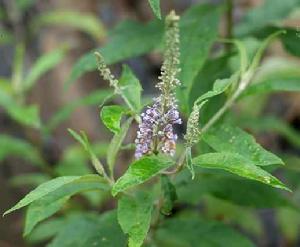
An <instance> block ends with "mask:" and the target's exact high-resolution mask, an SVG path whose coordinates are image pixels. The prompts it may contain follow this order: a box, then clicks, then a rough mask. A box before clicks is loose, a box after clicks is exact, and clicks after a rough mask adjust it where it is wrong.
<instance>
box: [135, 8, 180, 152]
mask: <svg viewBox="0 0 300 247" xmlns="http://www.w3.org/2000/svg"><path fill="white" fill-rule="evenodd" d="M178 20H179V17H178V16H176V14H175V12H174V11H172V12H171V13H170V14H169V15H168V16H167V18H166V35H165V53H164V62H163V65H162V68H161V75H160V76H159V78H158V79H159V82H158V83H157V85H156V87H157V88H158V89H159V90H160V92H161V93H160V96H158V97H157V98H155V99H154V103H153V105H152V106H151V107H148V108H147V110H146V112H145V113H142V114H141V118H142V122H141V123H140V124H139V130H138V132H137V138H136V140H135V143H136V152H135V157H136V158H140V157H141V156H143V155H145V154H149V153H156V152H162V153H165V154H168V155H171V156H173V155H174V154H175V150H176V140H177V135H176V134H175V133H174V124H181V123H182V121H181V119H180V117H179V111H178V106H177V104H176V98H175V94H174V90H175V88H176V87H177V86H178V85H179V84H180V81H179V80H178V79H177V78H176V76H177V74H178V72H179V71H180V70H179V68H178V66H179V56H180V53H179V28H178Z"/></svg>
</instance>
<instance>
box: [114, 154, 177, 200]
mask: <svg viewBox="0 0 300 247" xmlns="http://www.w3.org/2000/svg"><path fill="white" fill-rule="evenodd" d="M173 164H174V162H173V161H172V160H170V159H168V158H167V157H164V156H155V155H152V156H145V157H142V158H141V159H139V160H136V161H135V162H133V163H132V164H131V165H130V166H129V168H128V170H127V171H126V172H125V174H124V175H123V176H122V177H120V178H119V179H118V180H117V182H116V183H115V184H114V186H113V188H112V195H113V196H115V195H116V194H118V193H119V192H122V191H124V190H126V189H128V188H131V187H133V186H136V185H138V184H141V183H144V182H146V181H147V180H149V179H150V178H152V177H154V176H156V175H157V174H158V173H159V172H160V171H162V170H164V169H166V168H168V167H170V166H172V165H173Z"/></svg>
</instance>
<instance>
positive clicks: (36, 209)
mask: <svg viewBox="0 0 300 247" xmlns="http://www.w3.org/2000/svg"><path fill="white" fill-rule="evenodd" d="M44 198H45V197H44ZM44 198H41V199H40V200H37V201H35V202H33V203H31V204H30V205H29V207H28V209H27V212H26V218H25V228H24V233H23V236H26V235H28V234H29V233H30V232H31V231H32V230H33V228H34V227H35V226H36V225H37V224H38V223H39V222H41V221H42V220H44V219H47V218H48V217H50V216H52V215H53V214H55V213H56V212H57V211H59V210H60V209H61V208H62V206H63V205H64V204H65V203H66V201H67V200H68V199H69V197H68V196H66V197H63V198H61V199H59V200H56V201H47V204H45V200H43V199H44Z"/></svg>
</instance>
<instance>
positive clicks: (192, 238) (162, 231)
mask: <svg viewBox="0 0 300 247" xmlns="http://www.w3.org/2000/svg"><path fill="white" fill-rule="evenodd" d="M155 241H156V243H157V245H158V246H164V247H183V246H218V247H227V246H228V243H230V246H231V247H240V246H243V247H254V244H253V243H251V242H250V240H248V239H247V238H246V237H244V236H243V235H241V234H240V233H239V232H237V231H235V230H233V229H232V228H230V227H228V226H226V225H225V224H222V223H219V222H216V221H209V220H204V219H200V218H199V216H198V215H195V217H186V218H182V217H181V218H173V219H168V220H166V221H165V222H164V223H163V224H162V225H161V226H160V228H159V229H158V230H157V232H156V233H155Z"/></svg>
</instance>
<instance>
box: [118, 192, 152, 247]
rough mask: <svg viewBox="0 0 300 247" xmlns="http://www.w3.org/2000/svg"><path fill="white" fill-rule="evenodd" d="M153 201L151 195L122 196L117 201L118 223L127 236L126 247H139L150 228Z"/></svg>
mask: <svg viewBox="0 0 300 247" xmlns="http://www.w3.org/2000/svg"><path fill="white" fill-rule="evenodd" d="M152 208H153V200H152V198H151V195H148V194H144V193H143V194H138V195H137V196H135V197H131V196H126V195H123V196H122V197H121V198H120V199H119V201H118V222H119V224H120V226H121V228H122V230H123V232H124V233H126V234H128V235H129V240H128V246H129V247H140V246H142V243H143V241H144V239H145V238H146V236H147V232H148V230H149V228H150V222H151V213H152Z"/></svg>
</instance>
